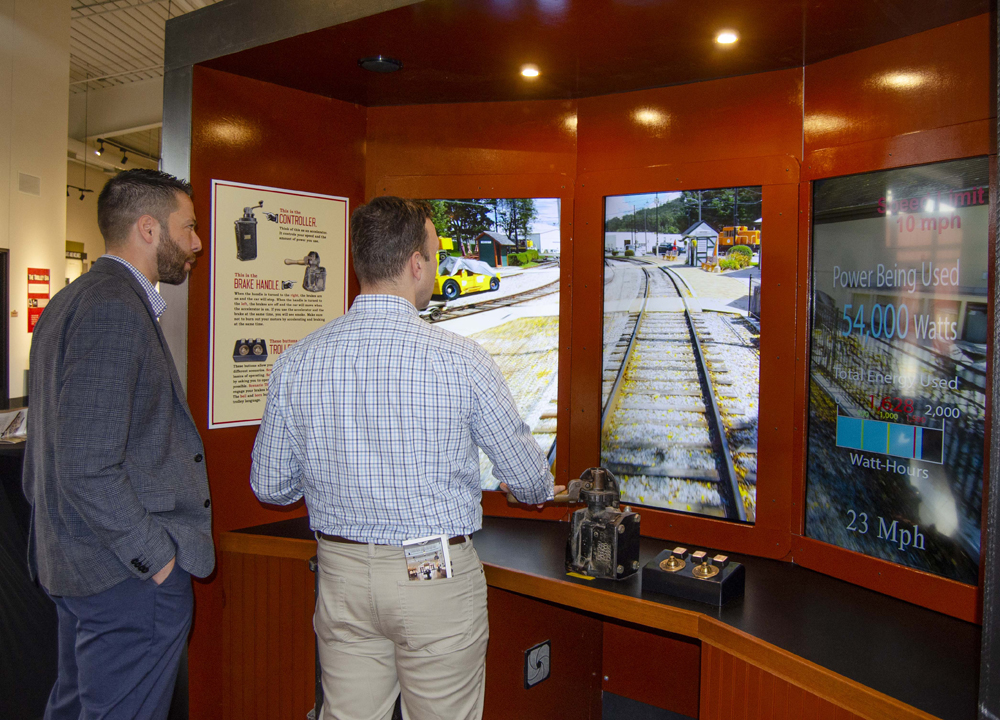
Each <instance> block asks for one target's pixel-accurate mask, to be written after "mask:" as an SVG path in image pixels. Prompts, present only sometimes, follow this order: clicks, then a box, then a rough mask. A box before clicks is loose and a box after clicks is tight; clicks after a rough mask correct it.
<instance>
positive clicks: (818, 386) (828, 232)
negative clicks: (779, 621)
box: [805, 157, 990, 584]
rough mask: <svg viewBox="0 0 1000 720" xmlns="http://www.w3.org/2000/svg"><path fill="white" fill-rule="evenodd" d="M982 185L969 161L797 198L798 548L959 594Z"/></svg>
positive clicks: (984, 285) (968, 575)
mask: <svg viewBox="0 0 1000 720" xmlns="http://www.w3.org/2000/svg"><path fill="white" fill-rule="evenodd" d="M989 185H990V178H989V161H988V159H987V158H985V157H980V158H970V159H964V160H954V161H950V162H943V163H935V164H931V165H921V166H917V167H910V168H901V169H897V170H886V171H881V172H874V173H866V174H864V175H853V176H849V177H840V178H830V179H827V180H819V181H817V182H816V183H815V184H814V188H813V270H812V276H813V277H812V288H813V292H812V332H811V348H810V366H809V436H808V444H807V453H808V455H807V466H806V528H805V530H806V535H807V536H808V537H811V538H815V539H817V540H822V541H823V542H827V543H831V544H833V545H837V546H839V547H842V548H846V549H848V550H853V551H855V552H859V553H864V554H866V555H870V556H873V557H877V558H881V559H883V560H889V561H891V562H895V563H899V564H901V565H906V566H908V567H912V568H916V569H919V570H923V571H926V572H931V573H935V574H937V575H942V576H944V577H947V578H951V579H953V580H957V581H960V582H965V583H972V584H975V583H976V582H977V580H978V576H979V558H980V525H981V518H982V501H983V464H984V463H983V461H984V449H985V426H986V387H987V377H988V375H987V371H988V368H987V357H988V348H987V341H988V337H989V323H988V317H989V315H988V307H989V303H990V296H989V293H988V282H987V277H988V272H989V221H990V210H989V202H990V199H989Z"/></svg>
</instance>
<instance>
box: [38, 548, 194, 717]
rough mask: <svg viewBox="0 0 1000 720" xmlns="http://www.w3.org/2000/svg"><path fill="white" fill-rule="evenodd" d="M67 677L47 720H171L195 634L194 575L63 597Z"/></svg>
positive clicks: (61, 677)
mask: <svg viewBox="0 0 1000 720" xmlns="http://www.w3.org/2000/svg"><path fill="white" fill-rule="evenodd" d="M52 600H53V602H55V604H56V609H57V612H58V616H59V673H58V676H57V677H56V683H55V685H54V686H53V687H52V693H51V694H50V695H49V703H48V706H47V707H46V708H45V720H165V718H166V717H167V713H168V712H169V711H170V698H171V695H172V694H173V690H174V683H175V682H176V681H177V669H178V666H179V663H180V659H181V651H182V650H183V649H184V645H185V643H186V642H187V637H188V632H189V631H190V629H191V617H192V612H193V609H194V596H193V593H192V590H191V576H190V575H189V574H188V573H187V572H185V571H184V570H182V569H181V568H180V567H176V566H175V567H174V569H173V571H172V572H171V573H170V575H169V576H168V577H167V579H166V580H164V581H163V584H161V585H157V584H156V583H154V582H153V581H152V580H137V579H129V580H125V581H124V582H121V583H119V584H118V585H115V586H114V587H113V588H110V589H108V590H105V591H104V592H102V593H98V594H97V595H89V596H87V597H55V596H53V598H52Z"/></svg>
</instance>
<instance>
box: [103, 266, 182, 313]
mask: <svg viewBox="0 0 1000 720" xmlns="http://www.w3.org/2000/svg"><path fill="white" fill-rule="evenodd" d="M101 257H102V258H108V259H109V260H116V261H117V262H120V263H121V264H122V265H124V266H125V267H127V268H128V269H129V272H131V273H132V274H133V275H135V279H136V280H138V281H139V284H140V285H142V289H143V290H145V291H146V297H148V298H149V305H150V307H152V308H153V316H154V317H155V318H156V319H157V320H159V319H160V315H162V314H163V311H164V310H166V309H167V301H166V300H164V299H163V296H162V295H160V293H158V292H157V291H156V286H155V285H153V283H151V282H149V278H147V277H146V276H145V275H143V274H142V273H141V272H139V271H138V270H137V269H136V267H135V265H133V264H132V263H130V262H129V261H128V260H126V259H125V258H123V257H118V256H117V255H101ZM98 259H100V258H98Z"/></svg>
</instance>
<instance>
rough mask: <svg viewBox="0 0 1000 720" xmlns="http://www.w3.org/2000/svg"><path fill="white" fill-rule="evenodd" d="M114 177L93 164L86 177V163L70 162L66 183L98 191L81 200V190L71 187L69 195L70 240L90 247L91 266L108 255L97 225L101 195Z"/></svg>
mask: <svg viewBox="0 0 1000 720" xmlns="http://www.w3.org/2000/svg"><path fill="white" fill-rule="evenodd" d="M110 179H111V176H110V175H108V174H107V173H105V172H104V171H103V170H101V169H100V168H95V167H89V168H87V173H86V180H85V179H84V172H83V165H81V164H80V163H77V162H69V163H67V167H66V182H68V183H69V184H70V185H76V186H77V187H86V188H89V189H91V190H93V191H94V192H91V193H84V199H83V200H81V199H80V192H79V191H77V190H70V191H69V197H67V198H66V240H67V241H72V242H82V243H83V244H84V245H85V246H86V249H85V252H86V253H87V260H86V267H88V268H89V267H90V264H91V263H93V262H94V260H96V259H97V258H99V257H100V256H101V255H103V254H104V238H102V237H101V231H100V230H99V229H98V228H97V196H98V195H99V194H100V193H101V190H102V189H103V188H104V185H105V183H107V181H108V180H110ZM63 277H64V276H63V275H60V276H59V278H60V281H59V286H60V287H62V285H63V282H64V280H63Z"/></svg>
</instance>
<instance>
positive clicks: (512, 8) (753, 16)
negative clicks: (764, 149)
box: [209, 0, 989, 112]
mask: <svg viewBox="0 0 1000 720" xmlns="http://www.w3.org/2000/svg"><path fill="white" fill-rule="evenodd" d="M988 10H989V3H988V2H986V0H950V1H949V2H940V1H936V0H911V2H909V3H908V4H907V5H906V9H905V11H903V10H901V9H900V8H899V7H898V6H896V5H892V4H881V3H872V2H867V1H866V0H813V1H812V2H809V3H808V4H803V3H801V2H798V1H797V0H772V1H771V2H768V3H767V4H766V5H764V6H757V5H754V4H750V3H746V2H740V1H739V0H717V1H716V2H711V3H672V4H666V3H662V2H650V1H649V0H643V1H638V0H631V1H629V2H623V1H622V0H618V1H616V0H544V1H540V2H513V1H511V0H503V1H501V0H463V2H453V1H449V0H425V1H424V2H419V3H413V4H410V5H408V6H407V7H403V8H399V9H396V10H392V11H389V12H385V13H381V14H378V15H372V16H369V17H365V18H361V19H359V20H355V21H353V22H348V23H344V24H342V25H338V26H335V27H329V28H324V29H317V30H315V31H314V32H311V33H308V34H303V35H299V36H296V37H291V38H288V39H286V40H281V41H278V42H274V43H270V44H268V45H263V46H261V47H257V48H252V49H249V50H246V51H244V52H240V53H234V54H233V55H229V56H225V57H222V58H218V59H215V60H211V61H209V63H210V65H211V66H213V67H216V68H218V69H220V70H226V71H228V72H235V73H239V74H245V75H247V76H249V77H255V78H258V79H261V80H267V81H269V82H275V83H279V84H282V85H288V86H290V87H297V88H299V89H302V90H307V91H309V92H314V93H317V94H320V95H324V94H325V95H329V96H330V97H336V98H339V99H341V100H348V101H350V102H358V103H362V104H365V105H369V106H375V105H407V104H415V103H427V102H442V103H443V102H485V101H492V100H504V101H515V100H525V99H543V98H572V97H587V96H593V95H603V94H608V93H615V92H625V91H634V90H638V89H641V88H648V87H661V86H667V85H678V84H682V83H694V82H699V81H706V80H709V79H711V78H720V77H733V76H739V75H748V74H751V73H764V72H767V71H771V70H780V69H788V68H798V67H799V66H801V65H803V64H808V63H813V62H816V61H818V60H823V59H826V58H829V57H833V56H835V55H839V54H842V53H847V52H851V51H853V50H857V49H859V48H864V47H868V46H870V45H874V44H876V43H884V42H886V41H888V40H892V39H893V38H898V37H902V36H904V35H909V34H912V33H916V32H920V31H922V30H926V29H928V28H932V27H937V26H939V25H944V24H945V23H949V22H954V21H956V20H960V19H962V18H967V17H971V16H972V15H976V14H979V13H984V12H988ZM317 17H319V14H317ZM319 24H320V23H318V22H317V23H316V25H319ZM724 28H730V29H734V30H737V31H738V32H739V33H740V41H739V43H737V44H736V45H734V46H727V47H722V46H719V45H717V44H716V43H715V42H714V38H715V34H716V33H717V32H718V31H719V30H722V29H724ZM377 53H384V54H386V55H390V56H391V57H394V58H397V59H399V60H401V61H402V63H403V69H402V70H401V71H400V72H398V73H394V74H392V75H380V74H377V73H370V72H365V71H364V70H361V69H360V68H359V67H358V62H357V61H358V60H359V59H360V58H363V57H367V56H371V55H374V54H377ZM527 62H531V63H536V64H537V65H538V66H539V67H540V69H541V72H542V74H541V76H540V77H538V78H537V79H535V80H533V81H525V79H524V78H522V77H520V76H519V75H518V69H519V68H520V66H521V65H522V64H523V63H527ZM750 111H751V112H752V111H753V109H752V108H751V109H750Z"/></svg>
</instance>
